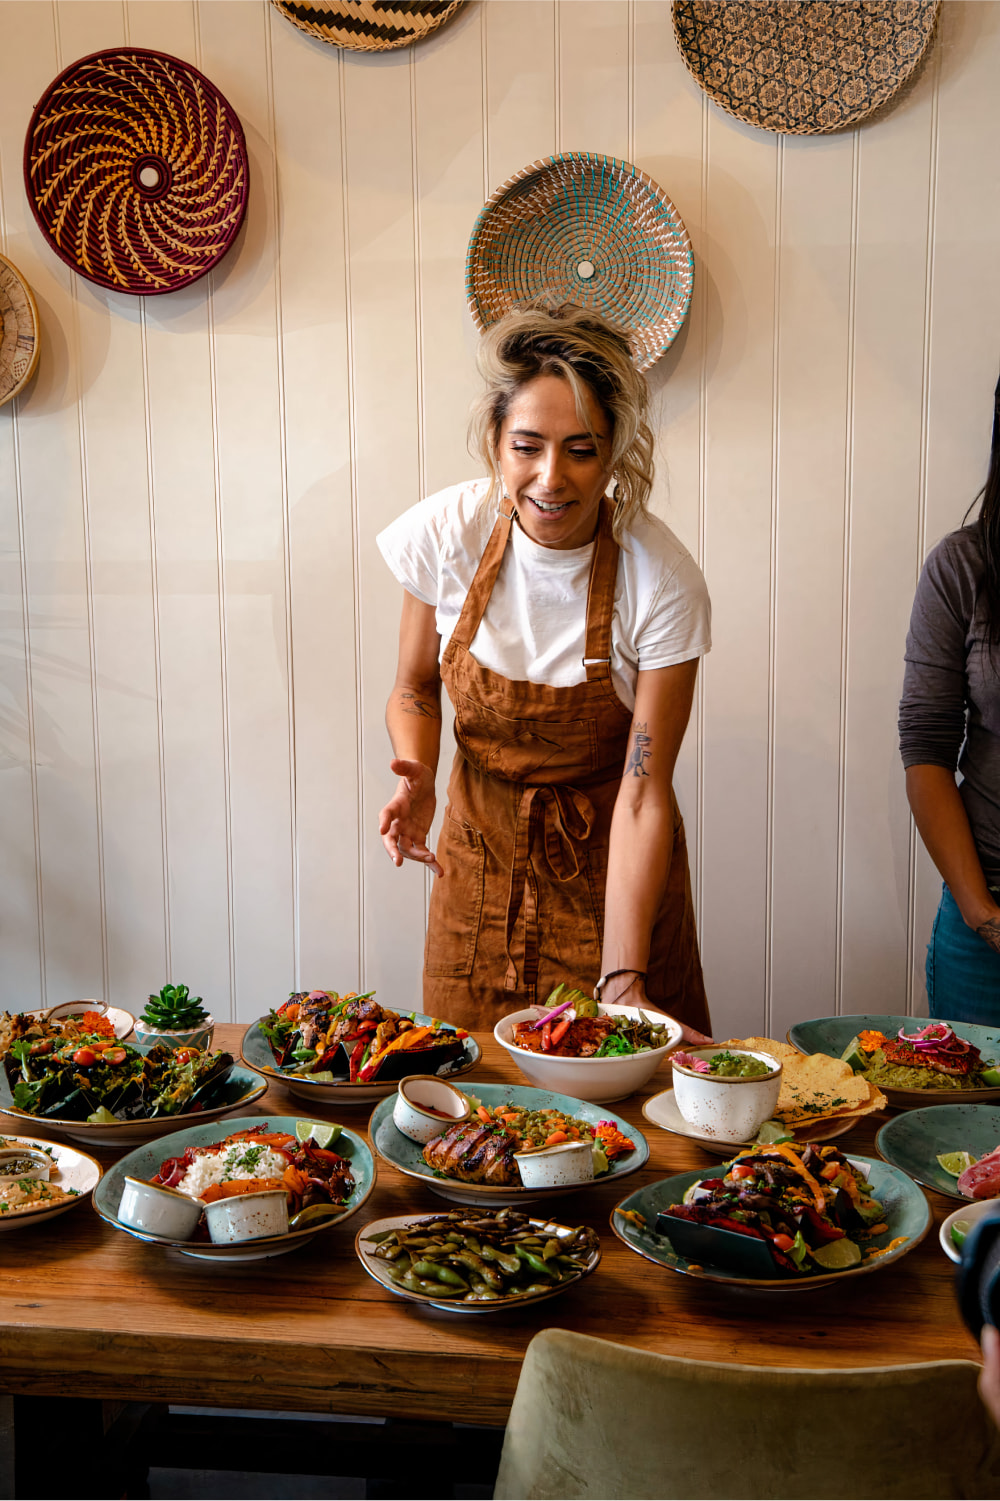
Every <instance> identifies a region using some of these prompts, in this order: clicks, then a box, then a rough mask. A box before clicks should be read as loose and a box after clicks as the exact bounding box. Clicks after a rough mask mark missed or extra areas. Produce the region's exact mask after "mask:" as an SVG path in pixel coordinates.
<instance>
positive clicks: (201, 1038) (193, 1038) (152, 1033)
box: [135, 1016, 215, 1052]
mask: <svg viewBox="0 0 1000 1501" xmlns="http://www.w3.org/2000/svg"><path fill="white" fill-rule="evenodd" d="M214 1033H215V1019H214V1017H211V1016H210V1017H208V1018H207V1019H206V1020H205V1021H203V1022H201V1024H200V1025H199V1026H197V1027H190V1028H188V1029H187V1030H182V1031H177V1032H164V1031H163V1030H162V1029H161V1028H159V1027H150V1026H147V1025H146V1023H145V1022H143V1021H137V1022H136V1024H135V1035H136V1038H137V1039H138V1041H139V1042H148V1043H154V1042H162V1043H163V1045H164V1047H168V1048H172V1049H173V1050H174V1051H176V1050H177V1048H200V1049H201V1050H202V1051H203V1052H207V1051H208V1049H209V1048H210V1047H211V1046H212V1037H213V1035H214Z"/></svg>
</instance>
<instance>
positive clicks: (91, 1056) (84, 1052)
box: [73, 1048, 100, 1068]
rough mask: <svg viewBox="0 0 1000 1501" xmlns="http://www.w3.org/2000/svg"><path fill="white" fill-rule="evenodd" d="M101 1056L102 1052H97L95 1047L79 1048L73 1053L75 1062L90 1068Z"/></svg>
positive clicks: (82, 1066)
mask: <svg viewBox="0 0 1000 1501" xmlns="http://www.w3.org/2000/svg"><path fill="white" fill-rule="evenodd" d="M99 1057H100V1054H99V1053H95V1052H94V1049H93V1048H77V1050H76V1052H75V1053H74V1054H73V1062H74V1063H78V1064H79V1065H80V1067H81V1068H90V1067H91V1065H92V1064H95V1063H96V1062H97V1060H98V1058H99Z"/></svg>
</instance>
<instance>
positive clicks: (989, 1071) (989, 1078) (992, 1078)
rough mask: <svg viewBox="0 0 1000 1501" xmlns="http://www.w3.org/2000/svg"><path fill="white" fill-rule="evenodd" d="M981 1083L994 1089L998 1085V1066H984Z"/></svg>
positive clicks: (999, 1082)
mask: <svg viewBox="0 0 1000 1501" xmlns="http://www.w3.org/2000/svg"><path fill="white" fill-rule="evenodd" d="M983 1083H984V1084H987V1085H989V1087H990V1089H996V1088H997V1087H998V1085H1000V1068H984V1069H983Z"/></svg>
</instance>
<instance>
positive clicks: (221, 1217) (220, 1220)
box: [203, 1188, 288, 1246]
mask: <svg viewBox="0 0 1000 1501" xmlns="http://www.w3.org/2000/svg"><path fill="white" fill-rule="evenodd" d="M203 1207H204V1210H205V1221H206V1223H207V1225H208V1234H209V1239H210V1240H211V1241H212V1242H213V1243H214V1244H215V1245H222V1246H225V1245H235V1244H236V1243H237V1242H239V1241H244V1240H261V1239H263V1238H264V1237H266V1236H269V1235H287V1234H288V1194H287V1193H286V1191H285V1190H284V1189H283V1188H262V1189H260V1190H259V1192H257V1193H247V1194H235V1195H234V1196H233V1197H232V1198H228V1199H213V1200H212V1202H211V1203H210V1204H205V1205H204V1206H203Z"/></svg>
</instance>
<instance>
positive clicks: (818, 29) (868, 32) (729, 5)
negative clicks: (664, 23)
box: [673, 0, 941, 135]
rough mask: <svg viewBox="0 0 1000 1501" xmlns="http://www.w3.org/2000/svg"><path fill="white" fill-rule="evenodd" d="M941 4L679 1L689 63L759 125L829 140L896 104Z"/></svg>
mask: <svg viewBox="0 0 1000 1501" xmlns="http://www.w3.org/2000/svg"><path fill="white" fill-rule="evenodd" d="M940 3H941V0H674V7H673V18H674V34H675V35H676V37H677V45H678V46H679V47H680V50H681V56H682V57H683V58H684V61H685V62H686V63H687V65H688V67H689V68H690V70H691V72H692V73H693V74H694V76H695V78H696V79H697V80H698V82H699V83H700V84H701V86H702V88H703V89H704V90H705V92H706V94H708V95H709V97H710V98H712V99H714V100H715V102H716V104H720V105H721V106H722V108H723V109H725V110H728V111H729V113H730V114H731V115H736V116H737V117H738V118H739V119H740V120H746V121H747V122H748V124H750V125H759V126H760V128H761V129H762V130H777V131H780V132H781V133H782V134H783V135H821V134H824V133H825V132H827V131H830V130H843V129H844V128H845V127H847V126H850V125H856V124H857V122H858V121H859V120H863V119H864V118H865V116H866V115H870V114H871V113H872V111H873V110H876V109H879V108H880V107H881V106H882V105H883V104H885V103H886V101H887V100H889V99H891V98H892V96H893V94H895V92H896V90H897V89H899V88H900V87H901V86H902V84H903V83H905V82H906V80H907V78H909V76H910V74H911V73H912V72H913V70H914V68H915V67H916V66H917V64H918V62H919V61H920V59H921V57H922V56H923V54H924V52H925V50H926V48H927V46H928V44H929V42H930V39H931V34H932V32H933V30H934V22H935V20H936V19H937V13H938V10H939V8H940Z"/></svg>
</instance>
